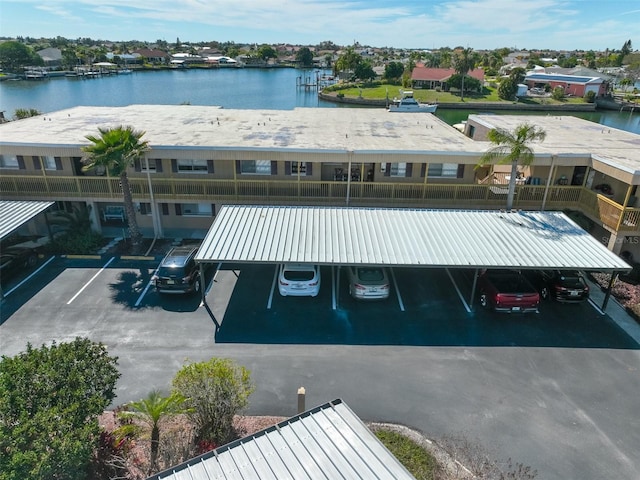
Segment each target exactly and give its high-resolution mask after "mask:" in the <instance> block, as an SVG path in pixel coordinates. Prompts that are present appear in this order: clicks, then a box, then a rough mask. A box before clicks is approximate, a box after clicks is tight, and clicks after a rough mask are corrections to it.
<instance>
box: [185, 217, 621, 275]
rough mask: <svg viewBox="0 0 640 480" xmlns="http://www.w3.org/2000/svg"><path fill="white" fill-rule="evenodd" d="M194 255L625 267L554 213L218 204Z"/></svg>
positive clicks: (258, 260) (225, 259) (393, 263)
mask: <svg viewBox="0 0 640 480" xmlns="http://www.w3.org/2000/svg"><path fill="white" fill-rule="evenodd" d="M196 260H197V261H201V262H215V263H218V262H224V263H227V262H234V263H314V264H321V265H355V264H368V265H388V266H403V265H406V266H409V265H413V266H423V267H452V268H456V267H474V268H475V267H478V268H540V269H552V268H553V269H555V268H559V269H580V270H595V271H623V270H624V271H626V270H630V268H631V267H630V266H629V265H627V264H626V263H625V262H624V261H623V260H622V259H620V258H619V257H618V256H617V255H615V254H614V253H612V252H611V251H609V250H607V248H605V246H604V245H602V244H601V243H600V242H598V241H597V240H596V239H595V238H594V237H592V236H591V235H589V234H588V233H587V232H585V231H584V230H583V229H582V228H580V227H579V226H578V225H577V224H576V223H575V222H573V221H572V220H570V219H569V218H568V217H567V216H566V215H565V214H563V213H561V212H538V211H517V212H510V213H507V212H502V211H489V210H425V209H397V208H396V209H393V208H356V207H342V208H340V207H306V206H305V207H289V206H287V207H284V206H278V207H273V206H246V205H242V206H228V205H227V206H223V207H222V208H221V209H220V212H219V214H218V215H217V216H216V219H215V220H214V222H213V224H212V226H211V228H210V229H209V232H208V233H207V235H206V237H205V239H204V241H203V243H202V246H201V248H200V250H199V251H198V254H197V256H196Z"/></svg>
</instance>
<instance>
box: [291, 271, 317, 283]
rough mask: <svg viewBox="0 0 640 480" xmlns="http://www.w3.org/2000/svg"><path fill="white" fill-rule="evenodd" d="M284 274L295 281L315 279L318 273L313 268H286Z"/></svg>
mask: <svg viewBox="0 0 640 480" xmlns="http://www.w3.org/2000/svg"><path fill="white" fill-rule="evenodd" d="M283 276H284V278H285V279H287V280H291V281H293V282H305V281H309V280H313V277H315V276H316V273H315V271H313V270H285V271H284V275H283Z"/></svg>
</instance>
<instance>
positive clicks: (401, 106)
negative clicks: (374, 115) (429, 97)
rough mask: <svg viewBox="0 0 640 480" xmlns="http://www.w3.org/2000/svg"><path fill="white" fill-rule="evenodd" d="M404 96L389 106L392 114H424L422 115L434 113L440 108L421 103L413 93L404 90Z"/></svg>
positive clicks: (433, 104) (431, 104) (435, 105)
mask: <svg viewBox="0 0 640 480" xmlns="http://www.w3.org/2000/svg"><path fill="white" fill-rule="evenodd" d="M400 93H401V94H402V96H401V97H400V98H394V99H393V102H392V103H391V104H390V105H389V111H390V112H408V113H411V112H422V113H434V112H435V111H436V109H437V108H438V105H437V104H435V103H419V102H418V101H417V100H416V99H415V98H414V96H413V91H411V90H404V91H401V92H400Z"/></svg>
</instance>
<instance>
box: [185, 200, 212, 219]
mask: <svg viewBox="0 0 640 480" xmlns="http://www.w3.org/2000/svg"><path fill="white" fill-rule="evenodd" d="M181 210H182V215H184V216H194V217H201V216H202V217H210V216H211V215H212V214H213V209H212V208H211V204H210V203H183V204H182V209H181Z"/></svg>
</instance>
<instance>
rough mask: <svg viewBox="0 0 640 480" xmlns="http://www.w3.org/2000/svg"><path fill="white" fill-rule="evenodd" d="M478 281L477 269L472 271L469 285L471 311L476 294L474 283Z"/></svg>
mask: <svg viewBox="0 0 640 480" xmlns="http://www.w3.org/2000/svg"><path fill="white" fill-rule="evenodd" d="M477 283H478V269H477V268H476V269H475V270H474V271H473V285H472V286H471V298H470V299H469V308H470V309H471V310H472V311H473V301H474V297H475V296H476V284H477Z"/></svg>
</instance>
